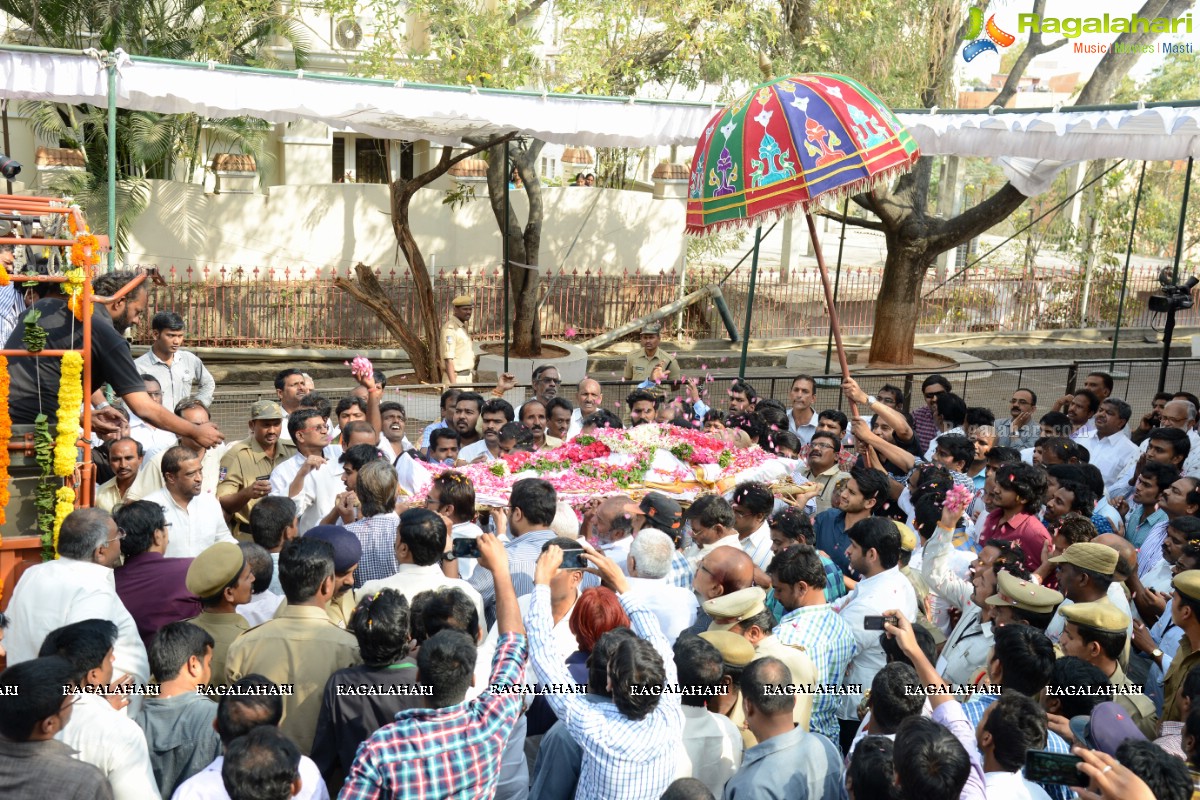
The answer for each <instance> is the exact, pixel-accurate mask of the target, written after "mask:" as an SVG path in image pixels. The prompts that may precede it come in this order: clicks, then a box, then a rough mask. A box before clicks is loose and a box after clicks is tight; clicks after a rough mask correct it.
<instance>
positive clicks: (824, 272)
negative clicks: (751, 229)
mask: <svg viewBox="0 0 1200 800" xmlns="http://www.w3.org/2000/svg"><path fill="white" fill-rule="evenodd" d="M804 218H805V219H806V220H808V235H809V236H810V237H811V238H812V243H813V252H814V253H815V254H816V256H817V269H818V270H819V271H820V273H821V287H822V288H823V289H824V290H825V305H826V306H827V307H828V308H829V327H830V329H831V330H832V331H833V342H834V344H835V345H837V354H838V363H839V364H841V366H842V378H849V377H850V364H849V362H847V361H846V348H845V347H844V346H843V345H842V326H841V325H840V324H839V323H838V315H837V306H836V305H834V302H833V289H831V288H830V286H829V270H828V269H826V268H825V256H824V255H823V254H822V253H821V240H820V239H819V238H818V237H817V223H816V222H815V221H814V220H813V216H812V214H809V213H807V212H806V213H805V214H804ZM751 275H753V273H751ZM850 416H851V417H857V416H858V406H857V404H855V403H851V404H850Z"/></svg>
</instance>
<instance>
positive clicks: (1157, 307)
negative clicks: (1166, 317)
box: [1150, 270, 1200, 314]
mask: <svg viewBox="0 0 1200 800" xmlns="http://www.w3.org/2000/svg"><path fill="white" fill-rule="evenodd" d="M1169 276H1170V273H1169V272H1168V271H1167V270H1163V273H1162V274H1161V275H1159V276H1158V281H1159V283H1161V284H1162V290H1161V291H1162V294H1152V295H1150V310H1151V311H1153V312H1154V313H1156V314H1165V313H1168V312H1171V311H1182V310H1183V309H1185V308H1191V307H1192V303H1193V300H1192V289H1193V288H1195V286H1196V284H1197V283H1200V280H1197V279H1196V277H1195V276H1194V275H1193V276H1192V277H1190V278H1188V279H1187V282H1186V283H1182V284H1176V285H1172V284H1171V282H1170V277H1169Z"/></svg>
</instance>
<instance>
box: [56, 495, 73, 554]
mask: <svg viewBox="0 0 1200 800" xmlns="http://www.w3.org/2000/svg"><path fill="white" fill-rule="evenodd" d="M74 510H75V490H74V489H72V488H71V487H70V486H60V487H59V489H58V491H56V492H55V493H54V557H55V558H58V532H59V530H60V529H61V528H62V524H63V520H65V519H66V518H67V515H68V514H70V513H71V512H72V511H74Z"/></svg>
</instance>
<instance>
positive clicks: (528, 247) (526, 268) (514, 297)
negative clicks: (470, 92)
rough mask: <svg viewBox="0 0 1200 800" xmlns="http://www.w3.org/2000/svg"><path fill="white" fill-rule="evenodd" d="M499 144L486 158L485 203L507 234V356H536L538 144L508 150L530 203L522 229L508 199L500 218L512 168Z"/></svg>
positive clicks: (539, 230)
mask: <svg viewBox="0 0 1200 800" xmlns="http://www.w3.org/2000/svg"><path fill="white" fill-rule="evenodd" d="M504 150H505V148H504V146H503V145H497V146H495V147H493V148H492V152H491V154H490V155H489V157H488V199H489V200H490V201H491V205H492V213H493V214H495V216H496V224H497V225H499V226H500V232H501V235H502V236H503V235H504V234H505V231H506V230H507V235H508V263H509V270H508V285H509V292H510V299H511V302H512V305H513V317H512V354H513V355H514V356H516V357H518V358H535V357H537V355H538V353H540V352H541V349H542V325H541V318H540V314H539V313H538V310H539V304H538V287H539V285H540V284H541V280H540V278H541V276H540V274H539V273H538V270H537V265H538V258H539V251H540V249H541V243H542V215H543V206H542V182H541V178H540V177H539V176H538V174H537V169H536V164H537V159H538V155H539V154H540V153H541V151H542V142H540V141H537V140H536V139H535V140H533V141H532V142H530V143H528V144H521V145H518V146H517V147H512V146H511V145H510V146H509V148H508V150H509V154H508V155H509V162H510V164H511V165H512V168H515V169H516V170H517V174H518V175H520V176H521V184H522V187H521V190H522V191H523V192H524V193H525V197H526V199H527V200H528V202H529V216H528V218H527V219H526V221H525V225H524V226H522V225H521V223H520V221H519V220H518V219H517V212H516V210H515V209H514V208H513V207H512V203H511V198H510V202H509V204H508V205H509V207H508V209H507V211H508V215H507V218H506V217H505V208H504V205H505V203H504V192H505V189H506V186H507V182H508V180H509V176H510V175H511V169H510V167H509V165H508V164H505V163H504Z"/></svg>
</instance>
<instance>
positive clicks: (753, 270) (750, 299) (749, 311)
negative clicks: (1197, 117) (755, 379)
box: [738, 220, 841, 379]
mask: <svg viewBox="0 0 1200 800" xmlns="http://www.w3.org/2000/svg"><path fill="white" fill-rule="evenodd" d="M810 223H811V220H810ZM761 241H762V225H759V226H758V227H757V228H755V229H754V256H753V257H752V258H751V259H750V292H749V294H748V295H747V297H746V326H745V328H744V329H743V331H742V363H741V364H739V365H738V378H741V379H745V377H746V354H747V351H749V349H750V318H751V317H752V316H753V315H754V282H755V279H756V278H757V277H758V245H759V243H760V242H761ZM838 341H839V344H838V346H839V347H841V344H840V342H841V340H840V339H839V340H838Z"/></svg>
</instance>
